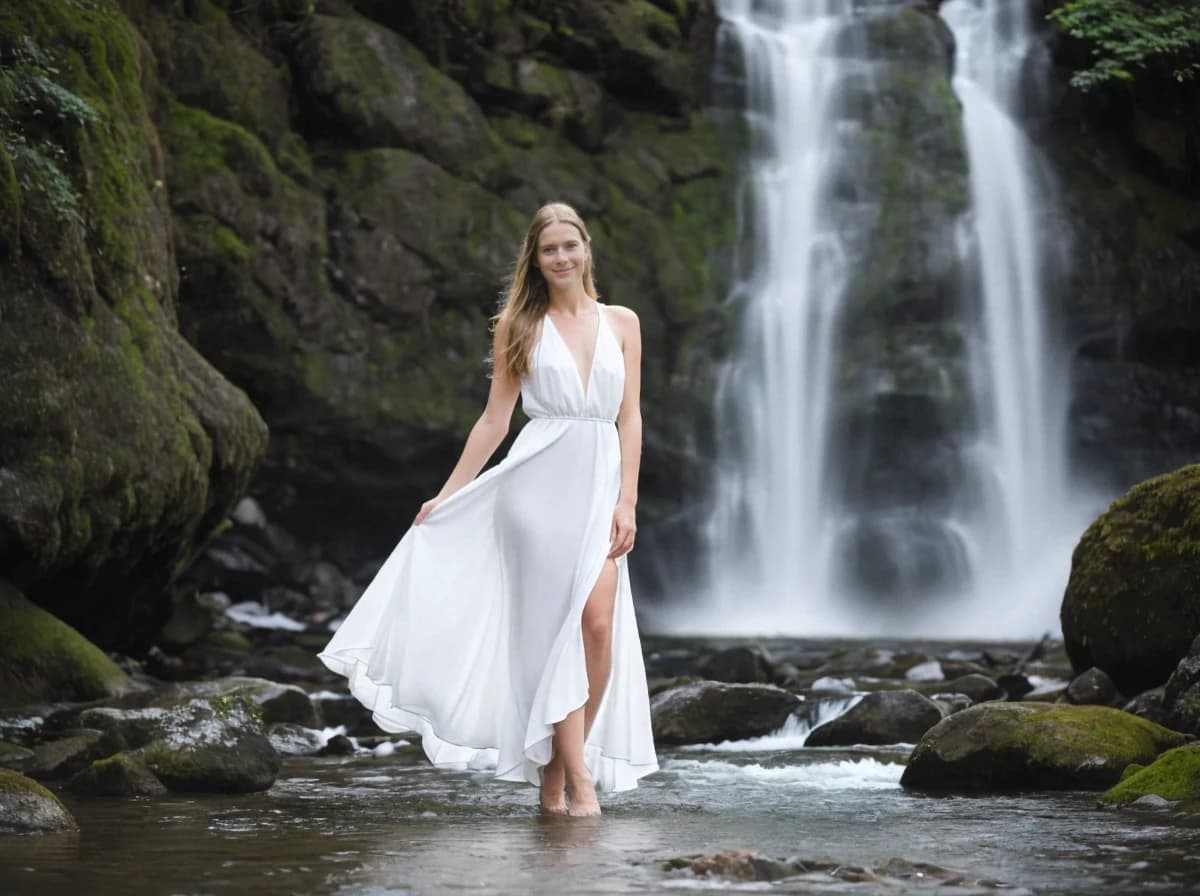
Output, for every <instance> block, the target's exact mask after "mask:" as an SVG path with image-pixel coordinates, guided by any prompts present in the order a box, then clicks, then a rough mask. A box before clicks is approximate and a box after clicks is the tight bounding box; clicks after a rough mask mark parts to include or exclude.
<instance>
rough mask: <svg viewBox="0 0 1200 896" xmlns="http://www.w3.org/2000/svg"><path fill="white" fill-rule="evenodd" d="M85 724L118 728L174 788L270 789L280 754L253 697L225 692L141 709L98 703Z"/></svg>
mask: <svg viewBox="0 0 1200 896" xmlns="http://www.w3.org/2000/svg"><path fill="white" fill-rule="evenodd" d="M79 720H80V723H81V724H85V725H89V726H91V727H95V728H99V729H101V730H103V731H108V732H113V733H116V734H119V735H120V736H121V737H123V738H124V740H125V742H126V743H128V744H129V746H130V747H132V748H134V749H133V750H132V753H131V755H132V756H133V757H134V758H135V759H137V760H138V761H139V762H141V763H143V764H145V766H146V767H147V768H149V769H150V770H151V771H152V772H153V773H154V775H155V777H157V778H158V779H159V780H160V781H161V782H162V783H163V784H164V785H166V787H167V788H168V789H170V790H174V791H183V792H207V793H250V792H254V791H259V790H266V789H267V788H269V787H270V786H271V784H272V783H274V781H275V776H276V775H277V774H278V773H279V766H280V759H279V754H278V753H276V752H275V748H274V747H272V746H271V742H270V741H269V740H268V738H267V736H266V733H265V731H264V730H263V725H262V715H261V713H260V712H259V710H258V708H257V707H255V706H254V704H253V703H252V702H251V701H250V700H249V698H247V697H244V696H239V695H222V696H217V697H210V698H196V699H192V700H187V701H185V702H182V703H177V704H174V705H170V706H153V707H146V708H143V709H126V710H123V709H116V708H113V707H98V708H95V709H88V710H85V711H84V712H82V713H80V715H79Z"/></svg>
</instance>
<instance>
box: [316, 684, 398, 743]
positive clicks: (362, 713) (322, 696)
mask: <svg viewBox="0 0 1200 896" xmlns="http://www.w3.org/2000/svg"><path fill="white" fill-rule="evenodd" d="M312 702H313V706H314V707H316V710H317V715H318V716H319V717H320V719H321V724H322V725H324V726H326V727H328V728H336V727H337V726H338V725H341V726H343V727H344V728H345V729H346V733H347V734H349V735H352V736H354V737H360V736H364V735H373V734H382V733H383V729H381V728H380V727H379V726H378V725H376V724H375V722H374V720H372V718H371V711H370V710H369V709H367V708H366V707H365V706H364V705H363V704H362V701H360V700H358V699H356V698H355V697H354V695H353V694H334V693H331V692H329V691H325V692H322V693H319V694H313V695H312Z"/></svg>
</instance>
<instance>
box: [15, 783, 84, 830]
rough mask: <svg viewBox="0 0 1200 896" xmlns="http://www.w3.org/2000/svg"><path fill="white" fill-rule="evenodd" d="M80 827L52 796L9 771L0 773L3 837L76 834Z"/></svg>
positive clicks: (35, 784) (56, 798) (38, 786)
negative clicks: (57, 832) (59, 832)
mask: <svg viewBox="0 0 1200 896" xmlns="http://www.w3.org/2000/svg"><path fill="white" fill-rule="evenodd" d="M76 830H79V825H77V824H76V823H75V819H74V818H73V817H72V816H71V813H70V812H68V811H67V807H66V806H64V805H63V804H62V803H61V802H60V801H59V799H58V797H56V796H55V795H54V794H53V793H51V792H50V791H49V790H47V789H46V788H45V787H43V786H42V785H41V784H39V783H38V782H37V781H33V780H31V779H29V778H26V777H25V776H24V775H21V774H18V773H17V772H14V771H9V770H8V769H0V833H4V834H14V833H15V834H43V833H52V832H55V831H76Z"/></svg>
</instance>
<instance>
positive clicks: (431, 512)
mask: <svg viewBox="0 0 1200 896" xmlns="http://www.w3.org/2000/svg"><path fill="white" fill-rule="evenodd" d="M495 324H496V326H495V333H494V347H493V374H492V381H491V390H490V392H489V395H488V401H487V406H486V408H485V409H484V411H483V414H482V415H481V416H480V418H479V420H478V421H477V422H476V423H475V425H474V426H473V427H472V429H471V433H470V435H469V436H468V438H467V442H466V446H465V447H464V448H463V452H462V456H461V457H460V458H459V461H458V463H457V465H456V466H455V467H454V470H453V472H451V474H450V477H449V479H447V480H446V484H445V485H444V486H443V487H442V489H441V491H440V492H438V494H437V495H436V496H435V497H433V498H431V499H430V500H428V501H426V502H425V503H424V504H423V505H422V506H421V509H420V512H419V513H418V514H417V516H416V519H415V520H414V524H413V527H412V528H411V529H409V531H408V532H407V533H406V534H405V536H404V538H403V539H402V540H401V541H400V544H399V545H397V547H396V549H395V550H394V551H393V552H392V554H391V556H390V557H389V558H388V559H387V561H386V562H385V563H384V565H383V567H382V568H381V569H380V571H379V573H378V574H377V575H376V577H375V579H374V580H373V581H372V582H371V584H370V585H369V586H368V587H367V590H366V591H365V592H364V594H363V596H362V597H361V598H360V600H359V602H358V604H356V605H355V607H354V609H353V611H352V612H351V613H350V615H349V616H348V617H347V618H346V620H345V622H344V623H342V625H341V627H340V628H339V629H338V631H337V633H336V634H335V635H334V637H333V639H332V640H331V641H330V642H329V645H328V646H327V647H326V648H325V650H324V651H323V652H322V653H321V654H320V656H321V659H322V660H323V661H324V663H325V664H326V665H327V666H328V667H329V668H330V669H332V670H333V671H335V672H338V673H340V674H342V675H345V676H346V677H347V678H348V679H349V682H350V689H351V692H352V693H353V694H354V695H355V696H356V697H357V698H358V699H359V700H361V701H362V702H363V703H364V704H366V705H367V706H368V707H369V708H370V709H372V710H373V713H374V718H375V721H376V723H378V724H379V725H380V727H382V728H384V729H385V730H390V731H403V730H416V731H419V732H420V733H421V736H422V745H423V746H424V749H425V753H426V755H428V756H429V759H430V760H431V761H432V762H434V763H435V764H437V765H450V766H457V767H463V766H465V765H470V764H472V763H478V762H481V761H488V760H489V759H492V758H494V760H495V763H496V777H497V778H500V779H501V780H506V781H522V780H524V781H528V782H530V783H531V784H535V785H539V786H540V788H541V791H540V804H541V807H542V810H543V811H545V812H548V813H553V814H570V815H598V814H599V813H600V806H599V804H598V802H597V800H596V792H595V787H596V786H599V787H600V789H602V790H626V789H629V788H632V787H635V786H636V784H637V780H638V779H639V778H641V777H642V776H644V775H647V774H650V773H651V772H653V771H655V770H656V769H657V768H658V763H657V760H656V757H655V754H654V743H653V739H652V737H651V733H650V711H649V702H648V697H647V692H646V675H645V669H644V667H643V665H642V655H641V646H640V643H639V640H638V633H637V624H636V622H635V620H634V612H633V597H632V594H631V592H630V587H629V575H628V569H627V566H626V554H627V553H628V552H629V550H630V549H631V548H632V547H633V544H634V537H635V532H636V524H635V512H634V509H635V506H636V503H637V478H638V466H639V457H640V454H641V439H642V420H641V409H640V397H639V392H640V383H641V373H640V366H641V332H640V329H639V326H638V319H637V316H636V315H635V314H634V313H633V312H632V311H630V310H629V309H627V308H620V307H616V306H605V305H602V304H601V303H600V302H599V301H598V298H597V293H596V287H595V285H594V283H593V281H592V252H591V239H590V237H589V236H588V232H587V228H586V227H585V226H584V223H583V221H582V220H580V218H579V216H578V215H577V214H576V213H575V211H574V209H572V208H571V207H570V206H567V205H563V204H561V203H551V204H549V205H546V206H543V207H542V208H541V209H539V210H538V212H537V214H536V215H534V217H533V220H532V222H531V223H530V225H529V229H528V231H527V232H526V234H525V241H524V243H523V245H522V248H521V253H520V255H519V257H518V259H517V264H516V269H515V271H514V273H513V277H512V281H511V283H510V284H509V288H508V291H507V295H506V297H505V300H504V304H503V307H502V308H501V311H500V313H499V314H498V315H497V317H496V321H495ZM518 394H520V395H521V402H522V407H523V409H524V411H525V413H526V414H527V415H528V416H529V417H530V422H529V423H527V424H526V425H525V427H524V428H523V429H522V430H521V433H520V435H519V436H518V437H517V439H516V440H515V442H514V443H513V446H512V449H511V450H510V452H509V454H508V456H507V457H506V458H505V459H504V460H503V461H502V462H501V463H500V464H498V465H497V466H496V467H494V468H493V469H491V470H488V471H487V472H486V473H484V474H483V475H482V476H479V475H477V474H478V473H479V471H480V469H482V467H483V465H484V464H485V463H486V462H487V460H488V458H490V457H491V455H492V453H493V452H494V451H495V450H496V448H497V447H498V446H499V445H500V443H501V441H502V440H503V439H504V437H505V436H506V435H507V433H508V428H509V423H510V419H511V417H512V411H513V407H514V406H515V404H516V400H517V395H518ZM614 424H615V426H614ZM481 751H490V752H489V753H488V754H486V757H485V758H481Z"/></svg>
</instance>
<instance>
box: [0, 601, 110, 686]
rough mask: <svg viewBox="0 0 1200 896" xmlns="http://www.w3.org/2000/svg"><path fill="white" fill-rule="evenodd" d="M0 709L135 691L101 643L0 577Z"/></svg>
mask: <svg viewBox="0 0 1200 896" xmlns="http://www.w3.org/2000/svg"><path fill="white" fill-rule="evenodd" d="M0 620H2V624H0V706H20V705H22V704H28V703H35V702H40V701H47V702H50V701H59V700H95V699H98V698H101V697H109V696H113V695H115V694H122V693H125V692H127V691H129V690H131V689H132V687H133V684H132V682H130V680H129V677H128V676H127V675H126V674H125V673H124V672H122V671H121V670H120V669H119V668H118V667H117V665H116V663H114V662H113V661H112V660H110V659H109V658H108V657H107V656H105V654H104V653H103V651H101V650H100V648H98V647H97V646H96V645H95V644H92V643H91V642H90V641H88V640H87V639H86V638H84V637H83V635H81V634H79V632H77V631H76V630H75V629H73V628H72V627H71V626H69V625H67V624H66V623H65V622H63V621H61V620H60V619H58V618H56V617H55V616H53V615H51V614H50V613H47V612H46V611H45V610H43V609H42V608H41V607H38V606H35V605H34V604H33V603H31V602H30V601H28V600H27V599H26V598H25V596H24V595H23V594H21V593H20V592H19V591H18V590H17V589H16V588H14V587H13V586H12V585H11V584H9V583H8V582H7V581H5V580H3V579H0Z"/></svg>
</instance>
